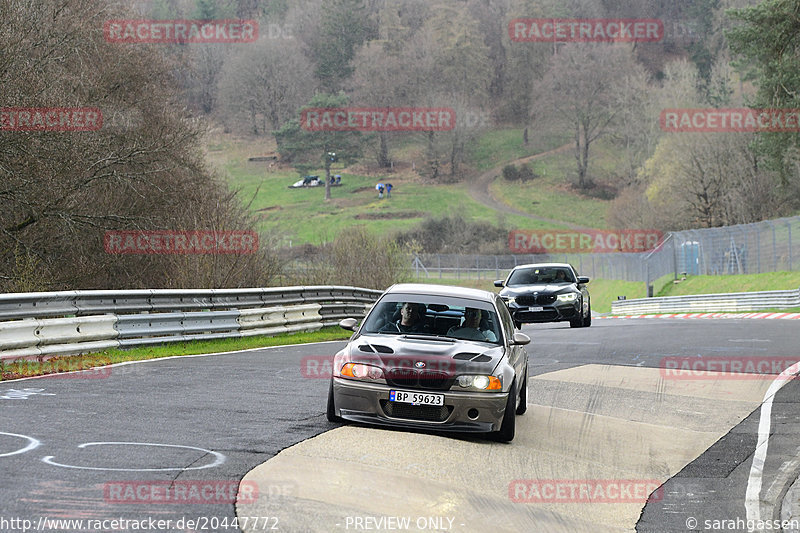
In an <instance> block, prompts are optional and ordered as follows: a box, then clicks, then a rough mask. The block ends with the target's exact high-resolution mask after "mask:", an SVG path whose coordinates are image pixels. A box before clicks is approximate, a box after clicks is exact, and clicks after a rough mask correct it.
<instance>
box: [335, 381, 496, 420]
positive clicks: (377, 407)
mask: <svg viewBox="0 0 800 533" xmlns="http://www.w3.org/2000/svg"><path fill="white" fill-rule="evenodd" d="M390 390H415V389H410V388H399V387H390V386H388V385H383V384H376V383H365V382H361V381H354V380H349V379H342V378H334V379H333V395H334V404H335V406H336V414H337V415H338V416H340V417H342V418H344V419H345V420H350V421H353V422H362V423H366V424H378V425H385V426H393V427H408V428H426V429H433V430H438V431H458V432H477V433H486V432H490V431H497V430H499V429H500V426H501V423H502V420H503V414H504V412H505V407H506V401H507V399H508V393H507V392H483V393H482V392H459V391H431V390H423V391H417V392H425V393H430V394H444V406H442V407H434V406H412V405H410V404H400V403H398V402H390V401H389V391H390ZM472 409H474V410H475V411H476V412H477V414H476V413H475V412H472V413H470V410H472ZM470 414H472V415H475V416H470Z"/></svg>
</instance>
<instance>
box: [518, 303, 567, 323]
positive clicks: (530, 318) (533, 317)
mask: <svg viewBox="0 0 800 533" xmlns="http://www.w3.org/2000/svg"><path fill="white" fill-rule="evenodd" d="M535 307H541V308H542V310H541V311H530V307H528V306H520V305H517V304H511V305H510V306H509V307H508V310H509V311H511V316H512V318H513V319H514V320H515V321H517V322H522V323H523V324H531V323H541V322H561V321H564V320H576V319H578V318H579V317H580V316H581V301H580V299H577V300H575V301H574V302H564V303H558V302H556V303H553V304H549V305H537V306H535Z"/></svg>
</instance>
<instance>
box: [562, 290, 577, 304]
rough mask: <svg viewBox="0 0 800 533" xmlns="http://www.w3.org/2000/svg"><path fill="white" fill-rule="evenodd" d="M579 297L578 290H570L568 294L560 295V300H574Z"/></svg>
mask: <svg viewBox="0 0 800 533" xmlns="http://www.w3.org/2000/svg"><path fill="white" fill-rule="evenodd" d="M577 299H578V293H576V292H568V293H566V294H559V295H558V301H559V302H574V301H575V300H577Z"/></svg>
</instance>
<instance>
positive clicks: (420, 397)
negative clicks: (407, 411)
mask: <svg viewBox="0 0 800 533" xmlns="http://www.w3.org/2000/svg"><path fill="white" fill-rule="evenodd" d="M389 401H390V402H400V403H410V404H412V405H444V394H428V393H426V392H406V391H401V390H393V391H389Z"/></svg>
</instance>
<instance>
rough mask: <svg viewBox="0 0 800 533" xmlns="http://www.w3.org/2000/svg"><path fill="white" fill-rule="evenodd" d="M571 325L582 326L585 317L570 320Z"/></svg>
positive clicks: (572, 326)
mask: <svg viewBox="0 0 800 533" xmlns="http://www.w3.org/2000/svg"><path fill="white" fill-rule="evenodd" d="M569 327H571V328H582V327H583V318H579V319H578V320H570V321H569Z"/></svg>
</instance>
